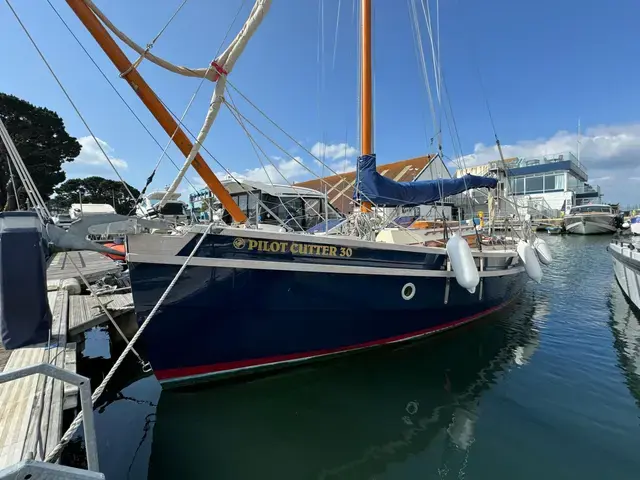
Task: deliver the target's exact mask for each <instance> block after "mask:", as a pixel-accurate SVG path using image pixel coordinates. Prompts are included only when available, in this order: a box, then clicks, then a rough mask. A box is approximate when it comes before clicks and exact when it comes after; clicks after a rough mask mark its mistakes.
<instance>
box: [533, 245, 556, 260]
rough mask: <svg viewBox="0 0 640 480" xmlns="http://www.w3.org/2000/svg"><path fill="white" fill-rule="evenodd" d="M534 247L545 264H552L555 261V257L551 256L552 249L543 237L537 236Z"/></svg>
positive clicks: (539, 258)
mask: <svg viewBox="0 0 640 480" xmlns="http://www.w3.org/2000/svg"><path fill="white" fill-rule="evenodd" d="M533 249H534V250H535V251H536V253H537V254H538V260H540V263H542V264H543V265H551V263H552V262H553V257H552V256H551V250H550V249H549V245H547V242H545V241H544V240H543V239H541V238H536V239H535V240H534V241H533Z"/></svg>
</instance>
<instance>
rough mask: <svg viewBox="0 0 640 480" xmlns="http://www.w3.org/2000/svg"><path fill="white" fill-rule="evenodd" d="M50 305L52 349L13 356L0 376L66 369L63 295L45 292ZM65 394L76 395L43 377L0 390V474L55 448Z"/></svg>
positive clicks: (38, 348) (23, 350) (66, 302)
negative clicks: (45, 366) (44, 366)
mask: <svg viewBox="0 0 640 480" xmlns="http://www.w3.org/2000/svg"><path fill="white" fill-rule="evenodd" d="M49 305H50V306H51V311H52V313H53V323H52V329H51V332H52V334H51V348H47V344H41V345H35V346H32V347H27V348H20V349H18V350H13V351H12V352H11V356H10V358H9V361H8V362H7V364H6V365H5V368H4V371H7V372H8V371H11V370H16V369H18V368H22V367H27V366H30V365H36V364H39V363H44V362H46V363H51V364H53V365H56V366H58V367H61V368H65V367H66V365H65V362H66V360H67V359H68V358H69V357H70V355H71V353H73V357H74V359H75V351H73V352H71V351H70V350H69V351H68V350H67V348H68V346H67V319H68V311H69V294H68V292H66V291H64V290H59V291H57V292H50V293H49ZM69 347H70V346H69ZM74 348H75V345H74ZM72 368H73V369H75V362H73V366H72ZM65 394H67V395H69V397H75V396H76V394H77V389H76V388H75V387H70V388H67V389H65V386H64V385H63V383H62V382H60V381H58V380H54V379H52V378H49V377H45V376H44V375H31V376H29V377H25V378H21V379H18V380H14V381H11V382H8V383H4V384H2V385H0V405H1V406H2V408H1V409H0V469H2V468H4V467H7V466H9V465H12V464H14V463H17V462H19V461H21V460H25V459H27V458H29V457H30V456H33V458H35V459H40V460H42V459H44V456H46V452H48V451H50V450H51V449H53V447H55V446H56V444H57V443H58V442H59V441H60V437H61V436H62V410H63V408H62V407H63V404H64V396H65Z"/></svg>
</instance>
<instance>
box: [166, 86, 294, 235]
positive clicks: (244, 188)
mask: <svg viewBox="0 0 640 480" xmlns="http://www.w3.org/2000/svg"><path fill="white" fill-rule="evenodd" d="M159 100H160V103H162V105H163V106H164V107H165V108H166V109H167V111H168V112H169V113H170V114H171V115H173V117H174V118H175V119H177V120H179V119H178V117H177V115H176V114H175V113H174V112H173V111H172V110H171V109H170V108H169V106H167V105H166V104H165V103H164V102H163V101H162V99H160V98H159ZM179 125H180V126H181V127H182V128H183V129H184V131H185V133H186V134H188V135H191V137H192V138H193V139H194V142H196V143H198V144H199V145H200V147H201V148H202V149H203V150H204V151H205V152H206V153H207V155H209V157H210V158H211V159H212V160H213V161H214V162H215V163H216V164H217V165H218V166H219V167H220V168H222V170H223V171H224V173H225V174H226V175H227V176H228V177H229V179H231V180H232V181H234V182H235V183H236V185H238V186H239V187H240V188H241V189H242V191H243V192H246V193H247V194H249V195H251V196H252V197H254V198H256V202H257V203H258V204H260V205H261V206H262V207H263V208H264V209H265V210H266V211H267V212H268V213H270V214H271V215H272V216H273V217H274V218H275V219H276V221H279V222H280V223H281V224H282V226H283V227H284V228H285V229H289V230H291V228H290V227H288V226H287V225H286V224H285V223H284V222H283V221H282V220H280V218H279V217H278V216H277V215H276V214H275V213H273V211H272V210H271V209H270V208H269V207H267V206H266V205H265V204H264V203H263V202H262V201H261V200H260V198H259V197H257V196H256V195H255V194H253V193H252V192H251V191H250V190H247V188H246V187H245V186H244V185H243V184H242V183H241V182H240V181H239V180H238V179H237V178H236V176H235V175H233V172H231V171H230V170H229V169H228V168H227V167H225V166H224V165H223V164H222V162H220V161H219V160H218V159H217V158H216V157H215V156H214V155H213V154H212V153H211V151H209V150H208V149H207V147H205V146H204V145H202V144H200V142H198V139H197V138H196V137H195V135H194V134H193V132H192V131H191V130H190V129H189V127H187V126H186V125H185V124H183V123H179Z"/></svg>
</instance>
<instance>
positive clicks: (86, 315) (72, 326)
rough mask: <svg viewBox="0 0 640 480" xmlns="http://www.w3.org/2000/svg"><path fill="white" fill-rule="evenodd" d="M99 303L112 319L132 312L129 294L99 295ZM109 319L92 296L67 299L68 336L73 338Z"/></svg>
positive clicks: (131, 298) (131, 299) (72, 296)
mask: <svg viewBox="0 0 640 480" xmlns="http://www.w3.org/2000/svg"><path fill="white" fill-rule="evenodd" d="M98 298H99V299H100V302H102V304H103V305H104V306H105V307H106V308H107V310H108V311H109V313H110V314H111V316H112V317H113V318H116V317H119V316H120V315H123V314H125V313H128V312H131V311H133V297H132V295H131V294H130V293H113V294H107V295H100V297H98ZM108 320H109V318H108V317H107V316H106V315H105V313H104V311H103V310H102V308H101V307H100V303H98V300H97V299H96V297H94V296H92V295H71V296H70V297H69V336H70V337H73V336H75V335H78V334H80V333H83V332H85V331H87V330H89V329H91V328H93V327H95V326H98V325H100V324H102V323H105V322H107V321H108Z"/></svg>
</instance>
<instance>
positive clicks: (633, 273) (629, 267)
mask: <svg viewBox="0 0 640 480" xmlns="http://www.w3.org/2000/svg"><path fill="white" fill-rule="evenodd" d="M609 253H610V254H611V256H612V258H613V269H614V272H615V275H616V280H617V281H618V284H619V285H620V288H622V291H623V292H624V294H625V295H626V296H627V298H628V299H629V300H630V301H631V303H633V305H634V306H635V307H636V308H638V309H640V252H638V250H637V249H635V248H634V249H633V250H632V249H631V248H629V246H628V244H625V245H624V246H622V245H621V244H616V243H611V244H610V245H609Z"/></svg>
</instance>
